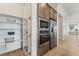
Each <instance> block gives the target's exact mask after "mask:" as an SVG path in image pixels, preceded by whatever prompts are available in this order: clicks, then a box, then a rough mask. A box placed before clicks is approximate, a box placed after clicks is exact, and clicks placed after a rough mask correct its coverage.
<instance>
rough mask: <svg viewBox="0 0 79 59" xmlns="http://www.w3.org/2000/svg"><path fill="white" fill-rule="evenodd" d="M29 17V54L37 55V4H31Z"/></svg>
mask: <svg viewBox="0 0 79 59" xmlns="http://www.w3.org/2000/svg"><path fill="white" fill-rule="evenodd" d="M31 7H32V9H31V12H32V14H31V19H32V29H31V31H32V32H31V34H32V37H31V55H32V56H37V4H36V3H32V4H31Z"/></svg>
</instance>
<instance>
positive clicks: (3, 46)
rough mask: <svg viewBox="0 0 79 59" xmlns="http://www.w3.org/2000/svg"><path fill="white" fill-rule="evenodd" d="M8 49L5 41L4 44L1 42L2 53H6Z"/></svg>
mask: <svg viewBox="0 0 79 59" xmlns="http://www.w3.org/2000/svg"><path fill="white" fill-rule="evenodd" d="M6 51H7V50H6V45H5V43H4V44H0V54H2V53H5V52H6Z"/></svg>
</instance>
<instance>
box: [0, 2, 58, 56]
mask: <svg viewBox="0 0 79 59" xmlns="http://www.w3.org/2000/svg"><path fill="white" fill-rule="evenodd" d="M51 5H52V4H48V3H38V4H30V3H29V4H27V3H26V4H22V3H21V4H17V3H13V4H5V3H4V4H0V7H2V8H0V32H1V34H0V35H1V39H0V40H1V41H0V43H1V44H0V54H1V55H3V56H4V55H10V53H9V52H11V54H12V55H13V53H12V51H15V50H16V51H17V49H21V50H22V52H23V53H24V54H23V55H34V54H35V51H36V54H37V55H43V54H44V53H46V52H47V51H49V50H51V49H52V48H54V47H56V46H57V11H56V10H55V8H53V7H51ZM15 6H16V7H15ZM35 7H36V8H35ZM34 9H35V10H36V11H37V12H36V11H35V10H34ZM34 18H35V19H36V20H37V23H38V24H37V25H36V28H34V27H35V26H34V23H32V22H33V21H35V20H33V19H34ZM33 26H34V27H33ZM33 29H34V30H36V29H37V31H35V32H34V31H33ZM35 33H37V34H35ZM34 34H35V35H36V36H37V38H35V39H36V41H34V40H35V39H34V37H35V36H34ZM33 39H34V40H33ZM33 42H36V43H33ZM36 45H37V46H36ZM34 47H35V48H34ZM35 49H36V50H35ZM16 54H18V53H16ZM16 54H14V55H15V56H16Z"/></svg>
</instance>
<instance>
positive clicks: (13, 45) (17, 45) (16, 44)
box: [6, 41, 21, 51]
mask: <svg viewBox="0 0 79 59" xmlns="http://www.w3.org/2000/svg"><path fill="white" fill-rule="evenodd" d="M6 47H7V51H13V50H16V49H19V48H21V41H15V42H12V43H6Z"/></svg>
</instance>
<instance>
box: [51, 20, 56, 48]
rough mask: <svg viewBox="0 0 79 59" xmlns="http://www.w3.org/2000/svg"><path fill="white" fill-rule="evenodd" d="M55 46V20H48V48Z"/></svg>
mask: <svg viewBox="0 0 79 59" xmlns="http://www.w3.org/2000/svg"><path fill="white" fill-rule="evenodd" d="M56 46H57V21H56V20H54V19H51V20H50V49H52V48H54V47H56Z"/></svg>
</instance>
